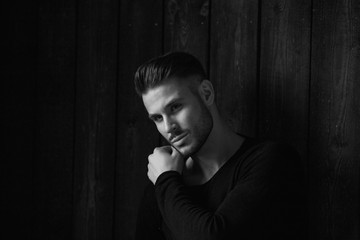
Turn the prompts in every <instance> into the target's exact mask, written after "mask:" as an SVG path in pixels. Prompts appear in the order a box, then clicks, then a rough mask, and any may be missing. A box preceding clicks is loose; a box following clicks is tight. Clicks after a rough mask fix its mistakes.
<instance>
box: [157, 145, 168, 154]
mask: <svg viewBox="0 0 360 240" xmlns="http://www.w3.org/2000/svg"><path fill="white" fill-rule="evenodd" d="M156 151H160V152H166V153H169V154H171V153H172V151H173V150H172V147H171V146H162V147H156V148H154V153H155V152H156Z"/></svg>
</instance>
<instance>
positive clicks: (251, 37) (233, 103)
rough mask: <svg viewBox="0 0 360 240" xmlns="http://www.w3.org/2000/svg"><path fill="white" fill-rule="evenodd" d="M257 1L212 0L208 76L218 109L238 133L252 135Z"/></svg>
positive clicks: (255, 97)
mask: <svg viewBox="0 0 360 240" xmlns="http://www.w3.org/2000/svg"><path fill="white" fill-rule="evenodd" d="M257 23H258V1H244V0H241V1H239V0H231V1H212V2H211V29H210V37H211V40H210V49H211V50H210V80H211V81H212V82H213V84H214V86H215V92H216V94H217V97H216V101H217V105H218V107H219V109H220V112H221V113H222V115H223V116H224V118H225V120H226V121H227V122H228V123H229V124H230V125H231V126H232V128H233V129H234V130H236V131H238V132H239V133H242V134H245V135H249V136H253V137H254V136H255V134H256V121H257V104H256V102H257V74H256V72H257Z"/></svg>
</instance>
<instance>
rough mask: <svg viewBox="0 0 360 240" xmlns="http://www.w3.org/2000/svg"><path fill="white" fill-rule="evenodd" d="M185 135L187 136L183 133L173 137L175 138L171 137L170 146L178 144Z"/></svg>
mask: <svg viewBox="0 0 360 240" xmlns="http://www.w3.org/2000/svg"><path fill="white" fill-rule="evenodd" d="M187 135H188V133H187V132H184V133H182V134H180V135H177V136H175V137H173V138H171V139H170V143H171V144H174V143H180V141H181V140H182V139H184V138H185V137H186V136H187Z"/></svg>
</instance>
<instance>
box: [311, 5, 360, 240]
mask: <svg viewBox="0 0 360 240" xmlns="http://www.w3.org/2000/svg"><path fill="white" fill-rule="evenodd" d="M313 5H314V9H313V29H312V58H311V60H312V71H311V92H310V93H311V111H310V114H311V115H310V139H309V153H310V154H309V157H310V158H309V170H310V179H309V182H310V184H311V185H310V192H309V197H310V201H311V209H310V218H309V219H310V228H309V234H310V239H347V240H353V239H359V238H360V234H359V226H360V225H359V202H360V199H359V189H360V186H359V169H360V148H359V146H360V140H359V135H360V124H359V123H360V98H359V93H360V77H359V76H360V2H359V1H318V0H316V1H314V3H313Z"/></svg>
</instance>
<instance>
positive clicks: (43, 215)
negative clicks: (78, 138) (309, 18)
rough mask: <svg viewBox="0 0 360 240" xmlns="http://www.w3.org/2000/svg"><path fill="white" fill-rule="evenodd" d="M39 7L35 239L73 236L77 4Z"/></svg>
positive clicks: (34, 190) (67, 3)
mask: <svg viewBox="0 0 360 240" xmlns="http://www.w3.org/2000/svg"><path fill="white" fill-rule="evenodd" d="M38 11H39V19H38V21H39V22H38V62H37V64H38V69H37V70H38V76H37V82H36V92H37V98H36V124H35V128H34V129H35V135H36V139H35V140H36V141H35V148H34V165H33V192H34V201H33V203H34V223H33V239H71V237H72V210H73V208H72V207H73V204H72V203H73V202H72V196H73V193H72V190H73V181H72V179H73V159H74V96H75V87H74V83H75V65H76V64H75V45H76V38H75V31H76V4H75V3H74V2H73V1H41V2H40V3H39V9H38ZM32 14H34V13H32ZM25 39H26V38H25ZM31 61H35V60H34V59H32V60H31ZM28 224H29V223H28Z"/></svg>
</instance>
